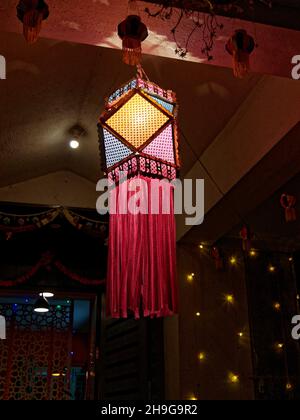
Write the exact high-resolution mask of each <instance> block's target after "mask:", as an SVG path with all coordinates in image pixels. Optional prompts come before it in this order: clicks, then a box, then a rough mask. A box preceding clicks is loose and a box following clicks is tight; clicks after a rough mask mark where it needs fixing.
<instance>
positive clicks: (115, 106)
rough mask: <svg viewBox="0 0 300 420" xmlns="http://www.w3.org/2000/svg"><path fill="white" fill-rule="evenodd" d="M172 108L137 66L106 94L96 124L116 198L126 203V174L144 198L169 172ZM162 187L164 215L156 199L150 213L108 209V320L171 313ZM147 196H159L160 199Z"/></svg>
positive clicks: (171, 241) (170, 226)
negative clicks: (155, 209) (128, 77)
mask: <svg viewBox="0 0 300 420" xmlns="http://www.w3.org/2000/svg"><path fill="white" fill-rule="evenodd" d="M177 108H178V106H177V102H176V96H175V94H174V93H173V92H171V91H166V90H163V89H161V88H160V87H158V86H157V85H155V84H154V83H152V82H150V81H149V80H146V76H145V74H144V72H143V70H142V69H141V68H139V70H138V75H137V77H136V78H134V79H133V80H131V81H129V82H128V83H126V84H125V85H124V86H123V87H121V88H119V89H117V90H116V91H115V92H114V93H113V94H112V95H111V96H110V97H109V98H108V99H107V100H106V105H105V111H104V112H103V114H102V115H101V117H100V123H99V125H98V127H99V136H100V142H101V150H102V155H103V166H104V171H105V173H106V174H107V177H108V179H109V180H110V181H111V182H114V183H115V184H116V185H115V188H113V189H112V191H111V199H112V200H113V199H114V201H115V202H116V203H122V202H125V203H127V204H128V201H129V194H128V188H129V185H130V181H131V179H130V178H134V180H135V181H136V182H137V183H138V182H141V184H142V183H143V184H142V185H143V186H142V187H141V188H143V200H146V201H147V202H150V201H151V191H152V188H154V184H155V182H156V185H155V186H157V182H159V179H168V180H173V179H175V178H176V176H177V170H178V169H179V165H180V164H179V155H178V130H177ZM124 172H125V173H126V176H127V179H125V178H124ZM121 173H122V174H123V177H122V178H121V176H120V174H121ZM154 180H156V181H154ZM121 181H122V182H121ZM123 181H124V182H123ZM169 193H170V194H169V197H170V203H169V204H170V208H171V209H172V210H171V212H170V214H163V212H162V209H161V204H159V210H158V212H157V214H140V213H138V214H132V213H130V211H128V212H127V214H123V212H122V209H121V206H119V205H117V206H116V211H115V212H114V213H115V214H112V212H111V214H110V228H109V258H108V275H107V313H108V315H111V316H112V317H114V318H119V317H127V316H128V315H129V313H133V314H134V316H135V317H136V318H138V317H140V315H141V313H142V315H144V316H152V317H154V316H158V317H159V316H167V315H172V314H174V313H176V312H177V283H176V239H175V219H174V214H173V188H172V186H171V185H169ZM158 195H159V194H158ZM155 197H156V198H157V200H158V202H159V201H160V197H157V196H155ZM112 200H111V201H112ZM148 213H150V211H148ZM141 308H142V309H141Z"/></svg>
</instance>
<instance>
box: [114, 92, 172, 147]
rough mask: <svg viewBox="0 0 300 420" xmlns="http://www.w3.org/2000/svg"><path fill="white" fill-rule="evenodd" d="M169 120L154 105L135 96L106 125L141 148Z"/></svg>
mask: <svg viewBox="0 0 300 420" xmlns="http://www.w3.org/2000/svg"><path fill="white" fill-rule="evenodd" d="M168 120H169V118H168V117H167V116H166V115H165V114H163V113H162V112H161V111H160V110H159V109H157V108H156V107H155V106H154V105H151V103H150V102H148V101H147V100H146V99H144V98H143V97H142V96H141V95H139V94H135V95H134V96H133V97H132V98H131V99H129V101H128V102H126V103H125V105H123V106H122V107H121V108H120V109H119V110H118V111H117V112H116V113H115V114H114V115H113V116H112V117H110V118H109V119H108V120H107V121H106V124H107V125H109V126H110V127H111V128H112V129H113V130H114V131H115V132H117V133H118V134H120V135H121V136H122V137H123V138H124V139H126V140H127V141H128V142H129V143H131V144H132V145H133V146H135V147H140V146H142V145H143V144H144V143H145V142H146V141H147V140H148V139H149V138H150V137H151V136H152V135H153V134H155V133H156V132H157V131H158V130H159V129H160V128H161V127H162V126H163V125H164V124H165V123H166V122H167V121H168Z"/></svg>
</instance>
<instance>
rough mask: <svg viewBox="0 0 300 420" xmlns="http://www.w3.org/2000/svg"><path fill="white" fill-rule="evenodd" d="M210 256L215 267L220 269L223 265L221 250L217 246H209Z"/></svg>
mask: <svg viewBox="0 0 300 420" xmlns="http://www.w3.org/2000/svg"><path fill="white" fill-rule="evenodd" d="M211 256H212V258H213V260H214V261H215V265H216V269H217V270H222V269H223V267H224V264H223V259H222V257H221V252H220V250H219V248H218V247H216V246H213V247H212V248H211Z"/></svg>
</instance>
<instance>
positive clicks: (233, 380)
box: [228, 372, 240, 384]
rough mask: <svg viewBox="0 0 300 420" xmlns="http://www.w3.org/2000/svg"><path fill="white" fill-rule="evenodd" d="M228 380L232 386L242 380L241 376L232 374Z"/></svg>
mask: <svg viewBox="0 0 300 420" xmlns="http://www.w3.org/2000/svg"><path fill="white" fill-rule="evenodd" d="M228 378H229V381H230V382H231V383H232V384H237V383H238V382H239V380H240V378H239V376H238V375H236V374H235V373H232V372H230V373H229V375H228Z"/></svg>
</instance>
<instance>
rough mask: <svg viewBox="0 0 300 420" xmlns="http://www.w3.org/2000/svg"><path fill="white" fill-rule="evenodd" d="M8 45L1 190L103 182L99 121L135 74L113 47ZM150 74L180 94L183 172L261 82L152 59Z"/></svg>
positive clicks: (16, 38) (147, 64)
mask: <svg viewBox="0 0 300 420" xmlns="http://www.w3.org/2000/svg"><path fill="white" fill-rule="evenodd" d="M0 45H1V51H2V53H3V54H4V55H5V57H6V59H7V79H6V80H5V81H2V82H1V96H0V186H5V185H10V184H14V183H18V182H20V181H24V180H27V179H30V178H35V177H38V176H41V175H45V174H48V173H51V172H55V171H58V170H70V171H72V172H74V173H76V174H78V175H80V176H82V177H84V178H87V179H88V180H90V181H92V182H93V183H95V182H96V181H97V180H98V179H99V178H100V176H101V171H100V156H99V147H98V136H97V121H98V118H99V116H100V113H101V112H102V110H103V103H104V102H103V100H104V97H105V96H107V95H108V94H109V93H110V92H111V91H112V90H113V89H114V88H116V87H117V86H118V85H120V84H122V83H124V82H126V81H127V80H128V79H130V78H131V77H132V76H133V75H134V71H133V69H132V68H130V67H128V66H126V65H124V64H122V60H121V54H120V52H119V51H116V50H113V49H107V48H100V47H93V46H88V45H80V44H71V43H67V42H57V41H51V40H45V39H43V40H40V41H39V42H38V43H37V44H36V45H33V46H28V45H27V44H26V43H25V42H24V40H23V38H22V37H21V36H20V35H17V34H8V33H0ZM144 68H145V70H146V72H147V73H148V75H149V77H150V79H151V80H154V81H155V82H156V83H158V84H160V85H161V86H163V87H165V88H170V89H174V90H175V91H176V92H177V95H178V100H179V103H180V126H181V130H182V132H183V133H184V136H182V141H181V155H182V162H183V170H182V173H183V174H184V173H186V172H187V171H188V170H189V169H190V168H191V167H192V166H193V164H194V163H195V160H196V158H197V157H199V156H200V155H201V154H202V153H203V151H204V150H205V149H206V148H207V147H208V145H209V144H210V143H211V142H212V141H213V140H214V139H215V137H216V136H217V135H218V134H219V133H220V131H222V129H223V127H224V126H225V125H226V123H227V122H228V121H229V119H230V118H231V117H232V115H233V114H234V113H235V112H236V111H237V109H238V108H239V106H240V105H241V103H242V102H243V101H244V100H245V98H246V97H247V96H248V95H249V93H250V91H251V90H252V89H253V88H254V86H255V85H256V84H257V82H258V81H259V80H260V76H259V75H251V76H250V77H249V78H246V79H245V80H242V81H240V80H237V79H235V78H234V77H233V76H232V72H231V70H229V69H225V68H218V67H210V66H207V65H200V66H199V65H198V64H196V63H192V62H183V61H178V60H171V59H166V58H161V57H153V56H145V57H144ZM187 74H188V77H186V75H187ZM75 124H80V125H81V126H82V127H83V128H84V129H85V131H86V133H87V135H86V136H85V137H84V138H83V139H82V140H81V147H80V149H78V150H71V149H70V148H69V146H68V143H69V140H70V135H69V130H70V128H71V127H72V126H74V125H75ZM188 143H190V144H188Z"/></svg>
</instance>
